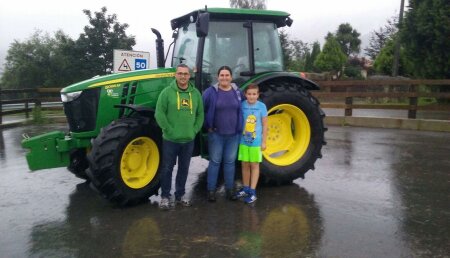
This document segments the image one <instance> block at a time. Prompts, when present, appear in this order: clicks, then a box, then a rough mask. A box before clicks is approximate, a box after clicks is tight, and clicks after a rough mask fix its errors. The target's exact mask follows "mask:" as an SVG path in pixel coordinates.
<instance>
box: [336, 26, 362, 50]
mask: <svg viewBox="0 0 450 258" xmlns="http://www.w3.org/2000/svg"><path fill="white" fill-rule="evenodd" d="M360 35H361V34H360V33H359V32H358V31H356V30H355V29H353V28H352V26H351V25H350V24H349V23H343V24H341V25H339V27H338V29H337V31H336V35H335V37H336V41H337V42H338V43H339V45H340V46H341V49H342V52H344V54H345V55H346V56H350V55H351V54H358V53H359V50H360V49H359V47H360V45H361V40H360V39H359V36H360Z"/></svg>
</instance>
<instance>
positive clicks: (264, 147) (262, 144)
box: [261, 142, 266, 151]
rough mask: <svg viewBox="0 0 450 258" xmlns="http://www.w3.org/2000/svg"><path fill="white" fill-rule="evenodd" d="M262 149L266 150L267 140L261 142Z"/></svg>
mask: <svg viewBox="0 0 450 258" xmlns="http://www.w3.org/2000/svg"><path fill="white" fill-rule="evenodd" d="M261 150H262V151H264V150H266V143H265V142H263V143H261Z"/></svg>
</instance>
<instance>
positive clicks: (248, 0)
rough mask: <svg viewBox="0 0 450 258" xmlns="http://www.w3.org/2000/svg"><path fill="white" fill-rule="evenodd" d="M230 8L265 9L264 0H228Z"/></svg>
mask: <svg viewBox="0 0 450 258" xmlns="http://www.w3.org/2000/svg"><path fill="white" fill-rule="evenodd" d="M230 7H231V8H246V9H259V10H261V9H263V10H264V9H266V0H230Z"/></svg>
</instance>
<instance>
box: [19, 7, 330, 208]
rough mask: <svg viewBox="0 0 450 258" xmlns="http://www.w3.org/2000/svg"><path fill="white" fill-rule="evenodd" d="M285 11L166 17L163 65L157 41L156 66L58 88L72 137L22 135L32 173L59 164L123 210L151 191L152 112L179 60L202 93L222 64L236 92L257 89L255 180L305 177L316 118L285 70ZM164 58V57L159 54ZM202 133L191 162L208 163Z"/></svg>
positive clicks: (317, 131) (303, 85)
mask: <svg viewBox="0 0 450 258" xmlns="http://www.w3.org/2000/svg"><path fill="white" fill-rule="evenodd" d="M291 24H292V19H291V18H290V17H289V14H288V13H286V12H280V11H268V10H250V9H228V8H208V9H207V8H205V9H202V10H196V11H193V12H191V13H188V14H186V15H184V16H181V17H179V18H176V19H173V20H172V21H171V26H172V29H173V43H174V47H173V54H172V60H171V66H172V67H170V68H165V61H166V60H164V47H163V40H162V39H161V35H160V33H159V32H158V31H157V30H155V29H152V31H153V33H155V35H156V36H157V39H156V52H157V55H156V58H157V66H158V68H157V69H148V70H138V71H132V72H127V73H121V74H111V75H107V76H101V77H94V78H92V79H89V80H85V81H82V82H79V83H75V84H73V85H70V86H68V87H66V88H64V89H62V90H61V98H62V102H63V105H64V112H65V114H66V116H67V120H68V124H69V129H70V132H68V133H65V132H61V131H54V132H50V133H46V134H43V135H39V136H35V137H32V138H26V139H24V140H23V141H22V146H23V147H24V148H28V149H30V150H29V153H27V161H28V165H29V168H30V169H31V170H39V169H46V168H55V167H67V168H68V170H69V171H71V172H72V173H74V174H75V175H76V176H78V177H80V178H84V179H86V180H90V181H91V182H92V183H93V185H94V186H95V187H96V188H97V190H98V191H99V192H100V193H101V194H102V195H103V196H105V197H106V198H107V199H109V200H110V201H112V202H114V203H117V204H119V205H129V204H134V203H138V202H140V201H143V200H146V199H148V198H149V197H150V196H152V195H155V194H157V193H158V189H159V175H158V173H159V168H160V163H161V130H160V128H159V127H158V126H157V124H156V122H155V119H154V108H155V106H156V101H157V99H158V95H159V93H160V92H161V90H162V89H163V88H164V87H166V86H167V85H169V82H170V81H172V80H173V77H174V73H175V68H174V67H176V66H177V65H178V64H180V63H184V64H187V65H188V66H189V67H191V68H192V69H193V76H192V79H193V80H194V81H195V85H196V86H197V87H198V89H199V90H200V92H202V91H203V90H205V89H206V88H207V87H208V86H209V85H211V84H214V83H216V82H217V69H218V68H219V67H220V66H222V65H228V66H230V67H232V69H233V81H234V82H235V83H236V84H238V85H239V86H240V87H241V88H242V89H244V88H245V87H246V86H247V85H248V84H250V83H257V84H258V85H259V86H260V92H261V94H260V98H261V100H262V101H263V102H264V103H265V104H266V106H267V108H268V112H269V116H268V129H269V130H268V131H269V132H268V139H267V149H266V150H265V151H264V153H263V156H264V160H263V162H262V164H261V171H262V178H263V180H264V181H265V182H269V183H270V182H272V183H275V184H280V183H285V182H291V181H292V180H294V179H297V178H304V175H305V173H306V172H307V171H308V170H310V169H314V163H315V162H316V160H317V159H318V158H321V149H322V146H323V145H324V144H325V140H324V132H325V131H326V127H325V126H324V123H323V119H324V116H325V115H324V113H323V111H322V110H321V108H320V107H319V102H318V101H317V99H316V98H315V97H313V96H312V95H311V93H310V91H311V90H318V89H319V87H318V86H317V85H316V84H315V83H314V82H312V81H309V80H307V79H304V78H302V77H300V74H299V73H298V72H286V71H284V65H283V55H282V48H281V44H280V39H279V35H278V28H280V27H284V26H290V25H291ZM166 57H167V55H166ZM206 139H207V137H206V133H199V134H198V135H197V137H196V149H195V151H194V154H193V155H194V156H199V155H200V156H201V157H204V158H207V157H208V150H207V142H206Z"/></svg>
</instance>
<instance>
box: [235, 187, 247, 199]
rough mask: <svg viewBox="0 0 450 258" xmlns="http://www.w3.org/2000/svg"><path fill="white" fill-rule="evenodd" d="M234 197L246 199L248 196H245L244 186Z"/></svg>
mask: <svg viewBox="0 0 450 258" xmlns="http://www.w3.org/2000/svg"><path fill="white" fill-rule="evenodd" d="M234 195H235V196H236V198H244V197H246V196H247V195H248V194H247V189H246V186H244V187H243V188H241V190H239V191H238V192H236V193H235V194H234Z"/></svg>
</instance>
